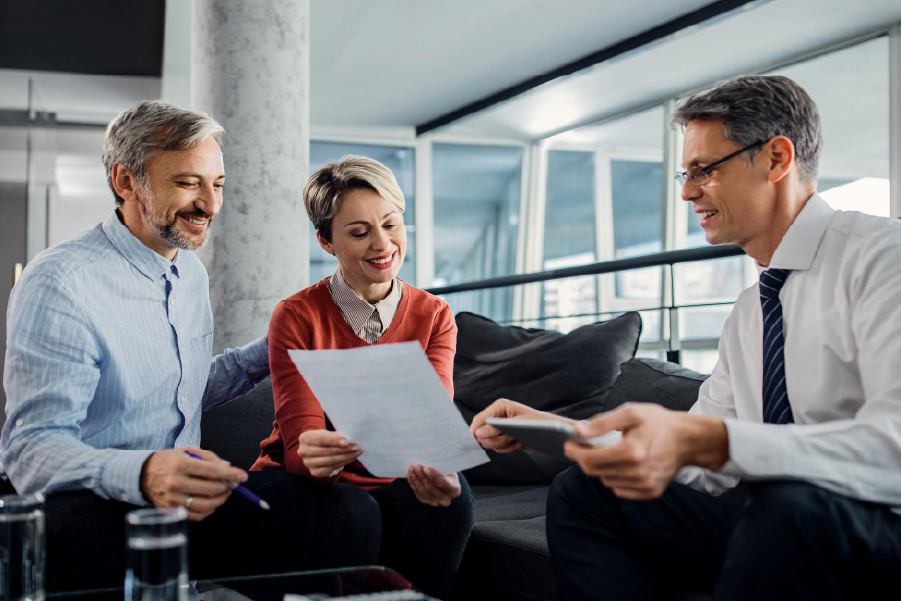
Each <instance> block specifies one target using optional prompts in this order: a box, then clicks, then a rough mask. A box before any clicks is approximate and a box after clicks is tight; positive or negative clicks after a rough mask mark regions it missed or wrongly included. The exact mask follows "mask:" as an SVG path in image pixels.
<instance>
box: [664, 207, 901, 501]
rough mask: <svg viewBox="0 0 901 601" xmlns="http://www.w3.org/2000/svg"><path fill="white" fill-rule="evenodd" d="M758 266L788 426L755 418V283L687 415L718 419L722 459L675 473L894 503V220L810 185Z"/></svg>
mask: <svg viewBox="0 0 901 601" xmlns="http://www.w3.org/2000/svg"><path fill="white" fill-rule="evenodd" d="M769 266H770V267H773V268H780V269H790V270H792V273H791V274H790V275H789V276H788V280H787V281H786V283H785V286H784V288H783V289H782V291H781V293H780V299H781V301H782V306H783V314H784V321H785V374H786V384H787V387H788V398H789V402H790V403H791V408H792V413H793V414H794V418H795V419H794V421H795V423H794V424H787V425H774V424H764V423H763V418H762V411H763V402H762V380H763V365H762V363H763V358H762V357H763V349H762V339H763V324H762V317H761V308H760V291H759V284H755V285H754V286H751V287H750V288H748V289H747V290H745V291H744V292H742V293H741V295H740V296H739V297H738V300H737V301H736V302H735V307H734V308H733V310H732V313H731V315H730V316H729V319H728V320H727V321H726V325H725V327H724V330H723V336H722V338H721V339H720V344H719V362H718V363H717V364H716V366H715V367H714V369H713V374H712V375H711V376H710V378H709V379H708V380H707V381H706V382H704V384H703V385H702V386H701V389H700V392H699V397H698V401H697V403H695V405H694V406H693V407H692V409H691V412H692V413H698V414H703V415H712V416H716V417H720V418H722V419H723V420H724V421H725V423H726V427H727V429H728V432H729V456H730V459H729V461H728V462H727V463H726V465H725V466H724V467H723V469H722V470H721V471H720V472H719V473H713V472H710V471H708V470H704V469H701V468H697V467H687V468H684V469H683V470H682V471H680V472H679V474H678V475H677V478H676V481H678V482H682V483H683V484H688V485H689V486H692V487H693V488H697V489H700V490H706V491H708V492H712V493H714V494H717V493H719V492H722V491H723V490H724V489H726V488H729V487H731V486H734V485H735V484H736V482H737V480H738V478H742V479H745V480H762V479H778V478H792V479H800V480H805V481H808V482H811V483H813V484H816V485H818V486H821V487H823V488H825V489H828V490H831V491H833V492H836V493H840V494H843V495H846V496H849V497H853V498H856V499H860V500H864V501H873V502H876V503H882V504H886V505H890V506H894V507H901V222H899V220H897V219H886V218H881V217H873V216H870V215H864V214H862V213H857V212H841V211H838V212H836V211H833V210H832V209H831V208H830V207H829V205H827V204H826V202H825V201H823V199H821V198H820V197H819V196H818V195H816V194H814V195H813V196H812V197H811V198H810V200H808V201H807V204H806V205H805V207H804V209H803V210H802V211H801V213H800V214H799V215H798V217H797V218H796V219H795V222H794V223H793V224H792V226H791V227H790V228H789V230H788V232H786V234H785V237H784V238H783V239H782V242H781V243H780V244H779V247H778V248H777V249H776V252H775V253H774V254H773V258H772V260H771V261H770V265H769Z"/></svg>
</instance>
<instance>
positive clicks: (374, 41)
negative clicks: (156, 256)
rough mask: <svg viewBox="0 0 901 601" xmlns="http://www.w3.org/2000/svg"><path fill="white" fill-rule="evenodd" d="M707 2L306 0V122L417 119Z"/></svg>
mask: <svg viewBox="0 0 901 601" xmlns="http://www.w3.org/2000/svg"><path fill="white" fill-rule="evenodd" d="M711 1H712V0H667V1H666V2H662V1H660V0H604V1H603V2H598V1H597V0H490V1H486V0H445V1H441V2H439V1H436V0H430V1H425V2H412V1H410V0H381V1H379V2H372V0H339V1H334V0H313V2H312V15H311V23H312V36H311V65H312V66H311V73H310V77H311V91H312V100H311V102H312V105H311V117H310V119H311V122H312V123H313V124H315V125H341V126H348V125H350V126H360V125H366V126H399V125H417V124H420V123H423V122H425V121H428V120H430V119H433V118H435V117H437V116H439V115H442V114H444V113H447V112H449V111H452V110H454V109H457V108H460V107H461V106H463V105H465V104H468V103H470V102H473V101H475V100H479V99H480V98H483V97H485V96H488V95H489V94H492V93H494V92H497V91H498V90H501V89H503V88H506V87H509V86H512V85H515V84H517V83H520V82H522V81H524V80H526V79H528V78H530V77H533V76H535V75H539V74H541V73H545V72H548V71H551V70H553V69H554V68H556V67H559V66H561V65H564V64H566V63H569V62H572V61H574V60H576V59H579V58H582V57H583V56H585V55H587V54H591V53H592V52H595V51H597V50H601V49H603V48H606V47H608V46H611V45H613V44H615V43H617V42H619V41H622V40H624V39H627V38H630V37H632V36H634V35H636V34H639V33H641V32H644V31H646V30H648V29H651V28H652V27H656V26H657V25H661V24H663V23H666V22H668V21H670V20H672V19H674V18H676V17H678V16H681V15H683V14H685V13H688V12H691V11H694V10H696V9H698V8H700V7H702V6H705V5H707V4H710V2H711Z"/></svg>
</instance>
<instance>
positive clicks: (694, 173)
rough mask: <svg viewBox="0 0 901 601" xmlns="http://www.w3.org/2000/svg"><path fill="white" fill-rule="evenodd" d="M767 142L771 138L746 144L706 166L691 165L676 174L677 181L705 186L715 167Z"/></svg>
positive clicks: (682, 184) (680, 183)
mask: <svg viewBox="0 0 901 601" xmlns="http://www.w3.org/2000/svg"><path fill="white" fill-rule="evenodd" d="M767 142H769V140H760V141H759V142H754V143H753V144H751V145H749V146H745V147H744V148H742V149H741V150H736V151H735V152H733V153H732V154H730V155H729V156H725V157H723V158H721V159H720V160H718V161H714V162H713V163H710V164H709V165H707V166H706V167H701V166H700V165H694V166H692V167H689V168H688V169H687V170H685V171H682V172H680V173H677V174H676V181H677V182H679V185H680V186H684V185H685V183H686V182H688V183H690V184H691V185H692V186H703V185H704V184H706V183H707V180H709V179H710V172H711V171H713V168H714V167H717V166H719V165H722V164H723V163H725V162H726V161H728V160H729V159H734V158H735V157H737V156H738V155H740V154H741V153H743V152H747V151H748V150H751V149H752V148H757V147H758V146H760V145H762V144H766V143H767Z"/></svg>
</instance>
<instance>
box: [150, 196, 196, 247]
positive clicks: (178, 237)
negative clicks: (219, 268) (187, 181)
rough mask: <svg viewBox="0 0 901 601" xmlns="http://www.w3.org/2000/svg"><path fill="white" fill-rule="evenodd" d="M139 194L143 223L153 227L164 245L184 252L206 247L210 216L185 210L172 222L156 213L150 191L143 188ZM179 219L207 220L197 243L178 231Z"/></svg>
mask: <svg viewBox="0 0 901 601" xmlns="http://www.w3.org/2000/svg"><path fill="white" fill-rule="evenodd" d="M141 192H142V196H143V198H141V199H140V201H141V202H140V205H141V214H142V215H144V221H146V222H147V223H148V224H150V226H151V227H153V229H154V231H156V233H157V235H158V236H159V237H160V238H162V239H163V240H165V241H166V243H168V244H170V245H171V246H174V247H175V248H181V249H184V250H198V249H200V248H203V247H204V246H206V243H207V242H209V240H210V227H211V226H212V224H213V216H212V215H207V214H206V213H204V212H203V211H198V210H187V211H179V212H178V213H176V214H175V216H174V217H173V218H172V220H167V219H166V214H165V213H164V212H160V211H158V208H159V205H158V203H157V202H156V199H155V198H154V197H153V194H152V193H151V192H150V190H147V189H146V188H144V189H143V190H142V191H141ZM179 217H184V218H185V219H189V218H191V217H195V218H200V219H208V221H207V224H206V231H205V232H204V234H203V238H202V239H200V240H199V241H198V239H197V237H191V236H189V235H185V234H184V233H183V232H182V231H180V230H179V229H178V218H179Z"/></svg>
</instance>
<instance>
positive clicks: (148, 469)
mask: <svg viewBox="0 0 901 601" xmlns="http://www.w3.org/2000/svg"><path fill="white" fill-rule="evenodd" d="M223 134H224V131H223V129H222V127H221V126H220V125H219V124H218V123H216V122H215V121H214V120H213V119H212V118H210V117H209V116H207V115H205V114H202V113H196V112H191V111H186V110H182V109H179V108H176V107H173V106H171V105H167V104H164V103H162V102H157V101H152V102H150V101H145V102H142V103H140V104H138V105H136V106H134V107H132V108H130V109H128V110H126V111H125V112H123V113H122V114H120V115H119V116H118V117H117V118H116V119H115V120H114V121H113V122H112V123H111V124H110V125H109V127H108V128H107V132H106V136H105V138H104V148H103V163H104V166H105V168H106V175H107V181H108V183H109V186H110V189H111V190H112V191H113V195H114V197H115V199H116V206H117V208H116V210H115V211H114V212H113V213H111V214H110V215H109V216H108V217H107V218H106V220H105V221H104V222H103V223H100V224H98V225H96V226H94V227H93V228H91V229H89V230H87V231H85V232H83V233H81V234H79V235H78V236H75V237H74V238H72V239H70V240H67V241H65V242H62V243H60V244H59V245H57V246H55V247H53V248H50V249H48V250H46V251H44V252H42V253H41V254H40V255H38V256H37V257H36V258H35V259H34V260H33V261H32V262H31V263H29V264H28V266H27V268H26V269H25V271H24V272H23V274H22V277H21V279H20V280H19V283H18V284H17V285H16V287H15V288H14V289H13V292H12V294H11V296H10V301H9V309H8V315H7V319H8V326H7V332H8V340H7V353H6V369H5V377H4V382H3V385H4V388H5V390H6V394H7V398H8V401H7V406H6V412H7V421H6V424H5V426H4V428H3V431H2V437H0V460H2V467H3V471H5V473H6V475H7V477H8V482H6V483H5V488H6V491H4V492H13V491H12V490H11V489H12V488H14V489H15V491H17V492H18V493H19V494H22V495H25V494H33V493H41V494H44V495H47V504H46V513H47V533H48V534H47V537H48V541H47V542H48V545H47V551H48V553H47V583H48V588H50V589H51V590H54V589H56V590H58V589H69V588H95V587H99V586H121V583H122V579H123V577H124V574H125V565H124V553H123V550H124V549H125V519H124V518H125V514H126V513H127V512H128V511H130V510H132V509H135V508H136V507H140V506H150V505H153V506H156V507H178V506H180V507H185V508H187V511H188V518H189V520H191V522H190V526H189V539H190V545H189V549H190V569H191V576H192V577H209V576H221V575H225V574H228V575H236V574H241V573H263V572H287V571H297V570H303V569H308V568H311V567H314V566H318V567H325V566H328V567H331V566H338V565H362V564H368V563H374V562H375V560H376V557H377V553H378V542H379V532H380V518H379V514H378V510H377V508H376V510H375V511H374V512H372V513H373V515H363V513H364V512H358V513H355V514H354V513H346V512H345V513H342V517H341V519H340V520H338V519H330V518H329V512H330V511H332V510H334V511H342V510H341V507H343V505H344V504H345V503H347V504H348V505H350V506H368V505H363V504H360V503H357V502H356V501H355V500H354V499H353V497H355V496H361V495H362V496H366V494H367V493H365V491H362V490H360V489H357V488H355V487H351V486H346V485H336V486H332V487H327V488H322V489H319V488H316V487H314V486H312V485H310V484H309V483H307V482H305V481H304V480H303V479H302V478H300V477H298V476H295V475H292V474H288V473H287V472H284V471H277V470H271V471H263V472H252V473H250V474H247V473H246V472H245V471H243V470H241V469H237V468H235V467H232V466H231V465H230V464H228V463H227V462H225V461H223V460H221V459H219V458H218V457H217V456H216V455H215V454H214V453H212V452H209V451H203V450H201V449H200V448H198V445H199V444H200V419H201V413H202V412H203V411H205V410H207V409H210V408H212V407H216V406H218V405H221V404H222V403H226V402H228V401H230V400H232V399H234V398H236V397H239V396H241V395H244V394H246V393H248V392H250V391H251V390H253V388H254V387H255V386H256V385H257V383H258V382H260V381H261V380H263V379H264V378H266V377H267V376H268V375H269V354H268V353H269V351H268V345H267V342H266V340H265V338H260V339H258V340H256V341H254V342H251V343H249V344H247V345H246V346H243V347H241V348H237V349H227V350H226V351H225V352H224V353H223V354H221V355H218V356H216V357H212V344H213V315H212V310H211V308H210V301H209V280H208V276H207V273H206V270H205V269H204V267H203V265H202V264H201V262H200V261H199V260H198V259H197V257H195V256H194V254H193V253H190V252H186V251H190V250H195V249H198V248H200V247H202V246H203V245H204V243H205V242H206V241H207V239H208V237H209V232H210V227H211V225H212V223H213V221H214V220H215V217H216V215H217V214H218V212H219V210H220V208H221V206H222V201H223V199H222V189H223V185H224V181H225V169H224V163H223V159H222V151H221V149H220V145H219V141H220V138H221V136H222V135H223ZM188 449H190V450H191V451H192V452H193V453H194V454H196V455H199V456H200V457H202V458H203V460H202V461H201V460H198V459H196V458H192V457H191V456H189V455H188V454H187V453H186V452H185V451H186V450H188ZM226 481H229V482H232V483H243V484H244V486H246V487H248V488H249V489H251V490H253V491H256V492H257V493H259V495H260V496H261V497H263V498H264V499H265V500H266V501H268V503H269V505H270V506H271V510H270V511H268V512H267V511H262V510H261V509H260V508H259V507H257V506H255V505H253V504H251V503H249V502H247V501H246V500H244V499H237V498H231V497H230V493H231V489H230V488H229V487H228V486H227V485H226ZM317 521H318V522H319V523H320V525H319V526H317ZM323 523H325V524H326V525H327V527H328V528H329V536H328V537H327V538H326V537H321V538H320V537H318V536H316V530H317V528H321V527H322V526H321V525H322V524H323ZM320 540H321V544H318V542H317V541H320ZM333 540H338V541H341V545H340V547H339V546H338V545H335V544H333V543H331V542H330V541H333Z"/></svg>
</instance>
